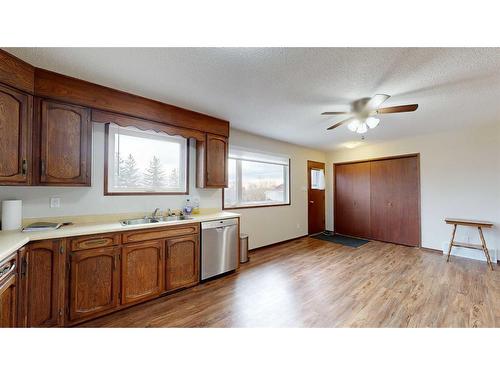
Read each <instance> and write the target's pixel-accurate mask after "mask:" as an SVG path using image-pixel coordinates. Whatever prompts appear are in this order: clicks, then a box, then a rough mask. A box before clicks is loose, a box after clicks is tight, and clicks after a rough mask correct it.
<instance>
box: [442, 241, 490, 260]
mask: <svg viewBox="0 0 500 375" xmlns="http://www.w3.org/2000/svg"><path fill="white" fill-rule="evenodd" d="M448 246H450V243H449V242H448V241H445V242H443V243H442V246H441V250H442V251H443V255H448ZM488 250H489V253H490V258H491V261H492V262H493V263H496V262H497V260H498V258H497V253H498V251H497V250H496V249H488ZM451 255H454V256H457V257H462V258H469V259H476V260H482V261H483V262H486V257H485V256H484V253H483V252H482V251H481V250H475V249H468V248H466V247H456V246H453V248H452V249H451Z"/></svg>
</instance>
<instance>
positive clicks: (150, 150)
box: [105, 124, 188, 195]
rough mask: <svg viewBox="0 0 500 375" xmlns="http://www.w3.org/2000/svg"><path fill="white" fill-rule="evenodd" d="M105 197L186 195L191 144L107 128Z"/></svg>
mask: <svg viewBox="0 0 500 375" xmlns="http://www.w3.org/2000/svg"><path fill="white" fill-rule="evenodd" d="M106 150H107V163H105V175H106V177H107V178H106V181H105V194H106V195H136V194H187V193H188V190H187V173H188V171H187V168H188V162H187V157H188V156H187V155H188V154H187V153H188V140H187V139H186V138H183V137H180V136H171V135H168V134H166V133H163V132H156V131H153V130H140V129H138V128H135V127H122V126H118V125H115V124H108V125H106Z"/></svg>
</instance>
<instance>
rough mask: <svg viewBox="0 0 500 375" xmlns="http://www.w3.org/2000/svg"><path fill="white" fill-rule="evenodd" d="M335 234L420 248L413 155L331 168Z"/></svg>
mask: <svg viewBox="0 0 500 375" xmlns="http://www.w3.org/2000/svg"><path fill="white" fill-rule="evenodd" d="M334 199H335V232H337V233H339V234H345V235H350V236H355V237H363V238H369V239H375V240H380V241H386V242H393V243H398V244H403V245H409V246H419V245H420V177H419V162H418V156H417V155H411V156H404V157H394V158H386V159H380V160H371V161H364V162H356V163H345V164H337V165H336V166H335V197H334Z"/></svg>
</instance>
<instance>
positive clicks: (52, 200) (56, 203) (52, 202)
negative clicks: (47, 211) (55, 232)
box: [49, 197, 61, 208]
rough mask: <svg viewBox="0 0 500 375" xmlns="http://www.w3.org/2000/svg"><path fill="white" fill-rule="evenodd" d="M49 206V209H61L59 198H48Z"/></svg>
mask: <svg viewBox="0 0 500 375" xmlns="http://www.w3.org/2000/svg"><path fill="white" fill-rule="evenodd" d="M49 206H50V208H59V207H61V198H57V197H52V198H50V201H49Z"/></svg>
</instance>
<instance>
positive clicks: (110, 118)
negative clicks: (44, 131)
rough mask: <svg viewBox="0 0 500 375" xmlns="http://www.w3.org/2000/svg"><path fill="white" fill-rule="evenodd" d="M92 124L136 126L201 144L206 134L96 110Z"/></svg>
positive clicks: (93, 111)
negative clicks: (194, 140)
mask: <svg viewBox="0 0 500 375" xmlns="http://www.w3.org/2000/svg"><path fill="white" fill-rule="evenodd" d="M92 122H99V123H104V124H109V123H113V124H116V125H119V126H123V127H127V126H134V127H136V128H139V129H141V130H154V131H156V132H164V133H167V134H168V135H173V136H174V135H179V136H181V137H184V138H188V139H189V138H194V139H196V140H197V141H200V142H204V141H205V133H203V132H201V131H198V130H192V129H186V128H181V127H178V126H172V125H168V124H163V123H160V122H155V121H146V120H143V119H139V118H136V117H130V116H124V115H120V114H116V113H112V112H105V111H99V110H96V109H94V110H92Z"/></svg>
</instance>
